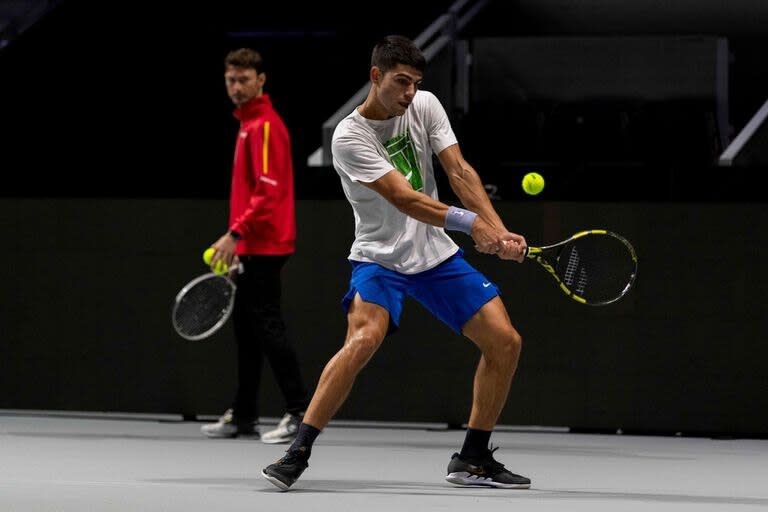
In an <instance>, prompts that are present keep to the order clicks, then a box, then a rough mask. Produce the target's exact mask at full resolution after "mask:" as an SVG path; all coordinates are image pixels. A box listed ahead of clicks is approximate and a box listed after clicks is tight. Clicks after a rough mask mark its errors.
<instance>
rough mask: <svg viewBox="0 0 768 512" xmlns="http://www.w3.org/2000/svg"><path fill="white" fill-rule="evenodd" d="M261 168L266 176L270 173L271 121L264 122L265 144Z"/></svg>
mask: <svg viewBox="0 0 768 512" xmlns="http://www.w3.org/2000/svg"><path fill="white" fill-rule="evenodd" d="M261 168H262V169H263V171H264V174H267V173H268V172H269V121H265V122H264V143H263V145H262V146H261Z"/></svg>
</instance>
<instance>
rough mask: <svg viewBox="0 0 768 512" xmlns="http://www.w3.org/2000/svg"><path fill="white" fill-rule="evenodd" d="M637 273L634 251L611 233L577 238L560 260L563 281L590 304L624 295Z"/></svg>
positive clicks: (559, 272)
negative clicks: (609, 234) (610, 234)
mask: <svg viewBox="0 0 768 512" xmlns="http://www.w3.org/2000/svg"><path fill="white" fill-rule="evenodd" d="M635 272H636V262H635V259H634V257H633V252H631V251H630V249H629V248H628V247H627V246H626V245H625V244H624V243H623V242H622V241H621V240H619V239H617V238H614V237H612V236H604V235H596V236H586V237H582V238H577V239H575V240H573V241H572V242H570V243H569V244H568V245H567V246H566V248H565V249H564V252H563V253H562V254H561V256H560V258H559V261H558V275H560V276H561V279H562V280H563V283H565V285H566V286H568V288H569V289H570V290H571V291H572V292H573V293H575V294H577V295H579V296H581V297H582V298H584V299H585V300H586V301H587V302H589V303H605V302H609V301H613V300H616V299H618V298H619V297H621V296H622V295H624V294H625V293H626V292H627V290H628V289H629V286H630V285H631V283H632V281H633V280H634V276H635Z"/></svg>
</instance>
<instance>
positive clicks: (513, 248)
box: [437, 144, 527, 261]
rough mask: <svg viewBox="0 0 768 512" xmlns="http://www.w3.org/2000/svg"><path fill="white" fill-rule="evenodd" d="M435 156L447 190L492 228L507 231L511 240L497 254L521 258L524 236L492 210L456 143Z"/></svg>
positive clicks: (480, 184) (516, 258) (481, 183)
mask: <svg viewBox="0 0 768 512" xmlns="http://www.w3.org/2000/svg"><path fill="white" fill-rule="evenodd" d="M437 158H438V159H439V160H440V164H441V165H442V167H443V170H444V171H445V173H446V175H447V176H448V182H449V183H450V185H451V189H452V190H453V192H454V193H455V194H456V196H457V197H458V198H459V200H460V201H461V203H462V204H463V205H464V207H466V208H467V209H468V210H470V211H473V212H475V213H476V214H478V215H479V216H480V217H482V218H483V219H484V220H485V221H486V222H487V223H489V224H490V225H492V226H493V227H494V228H496V229H498V230H500V231H505V232H506V233H508V234H509V235H508V237H505V238H506V239H507V240H509V241H512V242H514V243H506V244H504V247H503V248H502V250H500V251H499V253H498V254H499V257H501V258H504V259H514V260H518V261H521V260H522V254H523V251H524V249H525V247H526V246H527V244H526V241H525V238H524V237H523V236H522V235H518V234H517V233H512V232H510V231H509V230H507V228H506V227H505V226H504V222H503V221H502V220H501V217H499V214H498V213H497V212H496V209H495V208H494V207H493V205H492V204H491V200H490V199H489V198H488V194H487V192H486V191H485V187H484V186H483V182H482V180H481V179H480V176H479V175H478V173H477V171H475V169H474V167H472V165H470V163H469V162H467V160H466V159H465V158H464V155H463V154H462V153H461V149H460V148H459V145H458V144H452V145H450V146H448V147H447V148H445V149H443V150H442V151H440V153H438V155H437Z"/></svg>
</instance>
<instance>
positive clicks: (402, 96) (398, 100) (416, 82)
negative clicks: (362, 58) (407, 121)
mask: <svg viewBox="0 0 768 512" xmlns="http://www.w3.org/2000/svg"><path fill="white" fill-rule="evenodd" d="M373 71H374V72H373V81H374V84H375V85H376V87H377V94H376V97H377V98H378V100H379V103H380V104H381V106H382V107H383V108H384V110H385V111H386V112H387V115H388V117H394V116H401V115H403V114H405V111H406V110H407V109H408V107H409V106H410V105H411V102H412V101H413V97H414V96H415V95H416V91H417V90H418V89H419V86H421V80H422V78H423V74H422V73H421V71H419V70H417V69H416V68H412V67H411V66H406V65H405V64H398V65H397V66H395V67H394V68H392V69H390V70H389V71H387V72H386V73H382V72H381V70H380V69H378V68H374V69H373Z"/></svg>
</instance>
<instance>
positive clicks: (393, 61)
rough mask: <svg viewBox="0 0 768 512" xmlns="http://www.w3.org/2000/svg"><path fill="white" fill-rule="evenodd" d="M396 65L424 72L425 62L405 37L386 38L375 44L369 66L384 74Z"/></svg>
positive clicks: (414, 46) (416, 47) (411, 42)
mask: <svg viewBox="0 0 768 512" xmlns="http://www.w3.org/2000/svg"><path fill="white" fill-rule="evenodd" d="M398 64H405V65H406V66H411V67H412V68H416V69H418V70H419V71H422V72H423V71H424V68H425V67H426V65H427V60H426V59H425V58H424V54H423V53H421V50H419V48H418V46H416V45H415V44H414V43H413V41H411V40H410V39H408V38H407V37H405V36H398V35H392V36H386V37H384V38H383V39H381V40H379V42H378V43H376V46H374V47H373V53H372V54H371V66H376V67H377V68H379V69H380V70H381V71H382V72H384V73H386V72H387V71H389V70H390V69H392V68H394V67H395V66H397V65H398Z"/></svg>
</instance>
